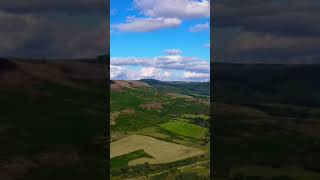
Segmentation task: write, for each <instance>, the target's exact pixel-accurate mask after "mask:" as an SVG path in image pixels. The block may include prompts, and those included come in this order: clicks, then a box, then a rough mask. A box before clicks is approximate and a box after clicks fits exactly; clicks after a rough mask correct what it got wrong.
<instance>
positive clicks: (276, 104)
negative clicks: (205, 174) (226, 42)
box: [211, 63, 320, 180]
mask: <svg viewBox="0 0 320 180" xmlns="http://www.w3.org/2000/svg"><path fill="white" fill-rule="evenodd" d="M212 73H213V74H214V77H215V78H214V79H213V81H214V85H215V87H216V88H215V89H214V92H213V98H214V101H212V106H211V108H212V113H213V116H214V119H213V123H214V128H215V131H214V133H213V136H214V138H215V144H214V147H213V148H214V155H213V157H214V161H215V169H214V171H215V172H214V176H215V177H216V179H296V180H300V179H301V180H309V179H310V180H316V179H319V175H320V169H319V167H320V153H319V152H320V144H319V142H320V141H319V140H320V131H319V128H320V119H319V118H320V116H319V110H320V93H319V92H320V86H319V83H317V81H318V80H317V79H318V78H317V77H319V73H320V66H319V65H253V64H252V65H244V64H219V63H217V64H215V65H214V68H213V72H212Z"/></svg>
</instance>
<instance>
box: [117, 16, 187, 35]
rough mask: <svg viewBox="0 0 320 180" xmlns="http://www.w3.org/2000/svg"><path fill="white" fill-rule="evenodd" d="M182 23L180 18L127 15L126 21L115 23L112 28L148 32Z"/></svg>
mask: <svg viewBox="0 0 320 180" xmlns="http://www.w3.org/2000/svg"><path fill="white" fill-rule="evenodd" d="M180 24H181V20H180V19H178V18H162V17H158V18H153V17H147V18H136V17H127V20H126V22H125V23H120V24H114V25H112V28H115V29H117V30H119V31H123V32H148V31H155V30H158V29H162V28H172V27H177V26H179V25H180Z"/></svg>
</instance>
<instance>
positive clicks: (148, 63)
mask: <svg viewBox="0 0 320 180" xmlns="http://www.w3.org/2000/svg"><path fill="white" fill-rule="evenodd" d="M111 64H112V65H115V66H128V65H133V66H135V65H136V66H137V65H138V66H142V67H156V68H162V69H170V70H187V71H195V72H209V70H210V64H209V62H207V61H205V60H202V59H199V58H197V57H184V56H182V55H166V56H158V57H153V58H138V57H114V58H111Z"/></svg>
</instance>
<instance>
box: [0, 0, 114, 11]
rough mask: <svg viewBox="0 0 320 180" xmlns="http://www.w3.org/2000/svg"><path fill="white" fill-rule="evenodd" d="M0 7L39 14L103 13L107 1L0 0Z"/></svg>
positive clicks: (107, 5)
mask: <svg viewBox="0 0 320 180" xmlns="http://www.w3.org/2000/svg"><path fill="white" fill-rule="evenodd" d="M0 9H1V10H3V11H6V12H11V13H32V14H41V13H48V12H67V13H84V12H89V13H105V12H106V9H109V3H108V2H107V1H105V0H68V1H65V0H55V1H43V0H29V1H12V0H1V1H0Z"/></svg>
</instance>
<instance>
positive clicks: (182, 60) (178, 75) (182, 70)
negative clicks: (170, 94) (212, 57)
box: [110, 49, 210, 81]
mask: <svg viewBox="0 0 320 180" xmlns="http://www.w3.org/2000/svg"><path fill="white" fill-rule="evenodd" d="M165 52H166V53H167V54H170V53H171V54H176V55H164V56H156V57H152V58H139V57H113V58H111V63H110V64H111V66H110V68H111V79H130V80H139V79H158V80H164V81H168V80H182V81H208V80H209V77H210V75H209V74H210V64H209V62H208V61H205V60H202V59H199V58H197V57H184V56H182V55H181V54H178V52H180V53H181V51H179V50H177V49H171V50H165ZM168 52H170V53H168ZM173 52H175V53H173ZM132 67H135V68H132ZM137 69H138V70H137Z"/></svg>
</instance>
